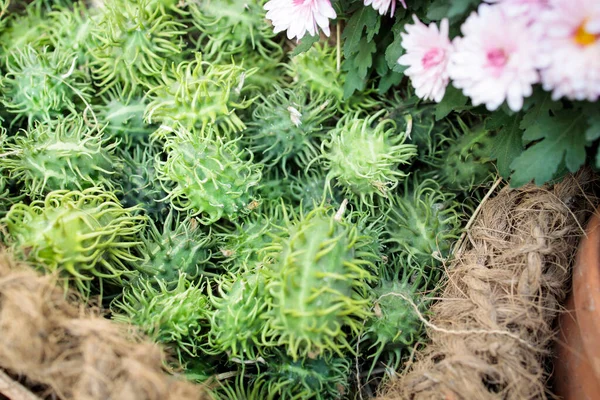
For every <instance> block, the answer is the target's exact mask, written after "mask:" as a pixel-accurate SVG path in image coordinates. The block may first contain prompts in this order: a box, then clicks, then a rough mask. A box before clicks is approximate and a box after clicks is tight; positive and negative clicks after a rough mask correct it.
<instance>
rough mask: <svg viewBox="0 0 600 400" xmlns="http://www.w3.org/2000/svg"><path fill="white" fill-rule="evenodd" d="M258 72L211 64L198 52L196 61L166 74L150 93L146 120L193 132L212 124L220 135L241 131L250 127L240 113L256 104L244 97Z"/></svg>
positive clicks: (233, 66) (184, 63) (237, 66)
mask: <svg viewBox="0 0 600 400" xmlns="http://www.w3.org/2000/svg"><path fill="white" fill-rule="evenodd" d="M254 71H255V70H245V69H244V68H243V67H241V66H239V65H234V64H222V65H217V64H211V63H209V62H207V61H204V60H203V59H202V55H201V54H200V53H196V55H195V59H194V60H193V61H189V62H187V61H186V62H181V63H179V64H173V67H172V68H171V71H170V72H167V71H166V70H165V71H163V74H162V81H161V82H160V83H159V84H158V85H157V86H155V87H153V88H152V89H151V90H150V91H149V92H148V96H149V98H150V99H151V101H150V104H148V108H147V110H146V115H145V118H146V120H147V121H148V122H149V123H161V124H163V125H169V126H171V127H173V126H175V125H177V124H180V125H182V126H183V127H185V128H187V129H189V130H192V129H194V128H197V129H199V130H200V129H203V128H205V127H206V126H207V125H209V124H212V125H213V126H214V129H216V130H217V131H218V132H219V133H220V134H221V133H232V132H239V131H241V130H243V129H244V128H245V127H246V126H245V125H244V123H243V122H242V120H241V119H240V117H239V115H238V114H237V110H242V109H245V108H248V107H249V106H250V105H251V104H252V101H253V100H248V99H245V98H244V97H243V95H242V91H243V89H244V80H245V77H246V76H247V75H250V74H252V73H254Z"/></svg>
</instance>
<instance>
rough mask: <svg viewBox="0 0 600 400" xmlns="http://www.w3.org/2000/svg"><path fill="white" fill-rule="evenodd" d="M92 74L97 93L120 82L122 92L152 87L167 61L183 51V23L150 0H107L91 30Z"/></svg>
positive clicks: (128, 92) (132, 92) (130, 92)
mask: <svg viewBox="0 0 600 400" xmlns="http://www.w3.org/2000/svg"><path fill="white" fill-rule="evenodd" d="M91 34H92V37H93V39H94V44H93V45H90V55H91V58H92V60H93V61H92V63H91V66H92V73H93V76H94V79H95V80H96V81H97V86H98V87H99V88H101V89H100V94H102V93H104V92H105V91H107V90H109V89H111V88H113V87H115V86H116V85H117V84H120V86H121V88H122V90H123V92H124V94H126V95H130V94H135V93H136V91H137V90H138V88H151V87H154V86H155V85H156V84H157V82H158V80H159V79H160V75H161V73H162V72H163V71H164V69H165V67H166V65H167V62H168V60H169V61H170V60H176V59H177V58H178V57H179V55H180V54H181V52H182V50H183V35H185V25H183V24H181V23H179V22H177V21H176V20H175V19H174V18H173V17H172V16H170V15H168V14H164V13H163V12H162V11H161V10H160V8H159V7H152V6H151V0H110V1H107V2H105V4H104V10H103V13H102V15H101V16H100V18H99V20H98V22H97V24H95V25H94V26H93V27H92V31H91Z"/></svg>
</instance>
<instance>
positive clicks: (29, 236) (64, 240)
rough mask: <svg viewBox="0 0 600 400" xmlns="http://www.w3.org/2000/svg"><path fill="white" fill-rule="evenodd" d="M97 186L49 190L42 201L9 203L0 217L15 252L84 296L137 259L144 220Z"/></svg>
mask: <svg viewBox="0 0 600 400" xmlns="http://www.w3.org/2000/svg"><path fill="white" fill-rule="evenodd" d="M135 211H136V210H135V209H131V208H129V209H127V208H123V207H122V206H121V204H119V202H118V200H117V198H116V197H115V196H114V194H112V193H110V192H104V191H102V190H100V189H98V188H90V189H87V190H84V191H83V192H77V191H76V192H68V191H55V192H52V193H50V194H48V195H47V196H46V198H45V200H43V201H34V202H32V203H31V204H30V205H26V204H23V203H19V204H15V205H13V206H12V207H11V209H10V211H9V212H8V214H7V215H6V217H5V218H4V219H3V222H5V223H6V227H7V229H8V243H9V245H10V246H11V248H12V250H13V251H14V252H15V254H20V255H21V256H22V257H23V258H25V259H27V260H28V261H30V262H32V263H33V264H34V265H36V266H38V267H39V268H42V269H44V270H45V271H47V272H50V273H52V272H55V271H60V272H61V273H63V275H64V276H66V277H67V278H68V279H66V280H65V285H68V284H69V282H70V281H72V282H74V284H75V286H76V287H77V288H78V289H79V290H80V291H81V292H82V293H84V294H88V293H89V291H90V285H91V281H92V280H94V278H98V279H99V280H100V283H101V282H102V280H103V279H109V280H111V281H116V282H119V281H120V280H121V277H122V276H123V275H130V274H131V273H132V271H131V265H132V264H133V263H135V262H136V261H137V257H136V256H134V255H133V254H132V252H131V249H132V248H134V247H135V246H137V245H138V244H139V243H138V241H137V240H138V239H137V235H139V233H140V232H141V231H142V230H143V229H144V223H145V221H146V219H145V218H144V217H142V216H136V215H134V212H135Z"/></svg>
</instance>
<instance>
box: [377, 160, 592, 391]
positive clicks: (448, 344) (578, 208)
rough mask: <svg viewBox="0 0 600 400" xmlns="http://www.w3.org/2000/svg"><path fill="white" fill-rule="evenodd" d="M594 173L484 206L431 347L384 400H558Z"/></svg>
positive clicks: (453, 270)
mask: <svg viewBox="0 0 600 400" xmlns="http://www.w3.org/2000/svg"><path fill="white" fill-rule="evenodd" d="M593 186H594V185H593V175H592V174H591V173H590V172H589V171H582V172H580V173H579V174H577V175H576V176H568V177H567V178H566V179H565V180H564V181H562V182H561V183H558V184H556V185H554V186H543V187H535V186H533V185H529V186H525V187H523V188H520V189H510V188H508V187H505V188H504V189H502V190H501V191H499V193H498V194H497V195H496V196H495V197H493V198H491V199H490V200H488V201H487V202H485V203H484V204H483V206H482V207H481V209H480V213H479V214H478V215H477V217H476V219H475V220H474V223H473V225H472V226H471V228H470V229H469V230H468V232H467V235H466V237H465V243H464V246H463V247H462V250H460V251H458V252H457V254H456V257H455V258H454V260H453V261H451V263H450V264H449V265H447V268H448V279H447V281H446V282H445V286H444V290H443V293H442V294H441V296H440V301H439V302H438V303H437V304H436V305H434V306H433V307H432V309H431V317H430V319H429V323H427V324H426V325H427V331H428V335H429V338H430V340H431V342H430V344H429V345H427V346H425V347H424V348H423V350H422V351H421V352H418V353H417V354H416V355H415V361H414V363H413V364H412V365H411V366H410V368H408V369H407V370H406V371H405V373H403V374H401V376H399V377H397V379H394V380H392V381H391V382H390V383H389V385H388V386H387V388H386V389H385V390H384V394H383V396H382V397H381V398H382V399H385V400H395V399H411V400H413V399H415V400H417V399H418V400H421V399H428V400H429V399H433V400H435V399H444V400H459V399H466V400H488V399H489V400H497V399H503V400H513V399H514V400H517V399H518V400H523V399H546V398H548V397H551V394H550V393H549V390H548V388H547V381H548V375H549V369H548V368H547V361H548V356H549V355H550V354H549V350H550V347H549V345H550V343H551V341H552V340H553V338H554V336H555V333H556V332H555V329H554V325H553V323H554V320H555V318H556V316H557V315H558V313H559V312H560V310H561V303H562V302H563V301H564V298H565V296H566V294H567V292H568V291H569V282H570V277H571V263H572V261H573V259H574V253H575V251H576V249H577V245H578V242H579V238H580V237H581V236H582V235H583V234H584V231H583V228H582V227H583V226H585V221H586V220H587V218H588V217H589V216H590V215H591V212H592V210H593V209H594V208H595V206H596V205H597V203H598V202H597V199H596V198H595V197H594V196H593V194H591V190H592V187H593Z"/></svg>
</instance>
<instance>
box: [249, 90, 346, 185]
mask: <svg viewBox="0 0 600 400" xmlns="http://www.w3.org/2000/svg"><path fill="white" fill-rule="evenodd" d="M257 103H258V105H257V107H256V108H255V109H254V112H253V113H252V122H251V123H249V124H248V129H247V130H246V131H245V133H244V143H245V144H246V145H247V146H248V148H249V149H250V150H251V151H252V152H253V153H254V154H256V155H261V161H262V162H264V163H265V164H266V165H267V166H269V167H273V166H274V165H276V164H280V165H281V170H282V171H283V172H284V173H287V168H286V164H287V163H288V161H293V162H294V163H295V164H296V165H298V166H300V167H301V168H305V167H306V166H307V165H308V164H309V162H310V161H311V159H313V158H314V157H316V156H317V155H318V146H319V144H318V142H319V141H320V139H322V138H323V137H324V134H325V130H326V129H327V126H326V125H325V124H326V123H327V121H329V120H331V119H332V118H333V117H334V116H335V111H336V109H335V105H334V102H333V101H332V100H331V99H326V98H319V97H317V98H315V97H314V96H310V95H309V93H307V92H306V91H304V90H302V89H300V90H298V89H282V88H280V87H276V88H275V92H273V93H272V94H271V95H269V96H263V95H261V97H260V98H259V99H258V100H257Z"/></svg>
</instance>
